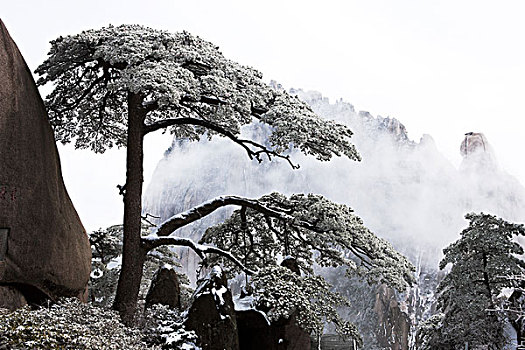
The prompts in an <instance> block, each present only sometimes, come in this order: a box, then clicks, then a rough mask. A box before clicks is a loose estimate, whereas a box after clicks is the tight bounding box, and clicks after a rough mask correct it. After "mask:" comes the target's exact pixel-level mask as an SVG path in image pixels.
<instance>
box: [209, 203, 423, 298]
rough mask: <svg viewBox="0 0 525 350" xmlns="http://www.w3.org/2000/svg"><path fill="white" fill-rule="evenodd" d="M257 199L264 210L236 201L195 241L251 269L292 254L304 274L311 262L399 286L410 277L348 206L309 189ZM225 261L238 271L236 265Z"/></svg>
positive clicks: (406, 266)
mask: <svg viewBox="0 0 525 350" xmlns="http://www.w3.org/2000/svg"><path fill="white" fill-rule="evenodd" d="M257 203H258V204H259V205H260V206H262V207H264V208H266V209H268V210H263V209H261V208H256V207H253V206H252V208H250V207H249V204H245V206H244V207H243V206H242V204H239V205H241V209H238V210H235V211H234V212H233V213H232V215H231V216H230V217H229V218H228V219H227V220H226V221H225V222H224V223H221V224H218V225H216V226H213V227H210V228H209V229H208V230H207V231H206V233H205V234H204V236H203V237H202V239H201V243H208V244H213V245H215V246H216V247H218V248H221V249H224V250H227V251H229V252H231V253H232V254H233V255H234V256H235V257H237V258H238V259H239V260H240V261H242V262H243V263H244V264H245V265H246V267H248V268H250V269H252V270H255V271H257V270H259V269H262V268H264V267H268V266H271V265H274V266H275V265H277V262H278V259H279V257H286V256H292V257H293V258H294V259H296V260H297V263H298V264H299V267H300V269H301V270H302V271H303V272H304V273H306V274H311V273H312V272H313V270H312V268H313V266H314V263H315V264H317V265H318V266H321V267H338V266H343V267H346V268H347V274H348V275H355V274H360V275H365V276H366V277H367V278H368V279H369V280H370V281H371V282H384V283H387V284H388V285H389V286H391V287H394V288H397V289H399V290H404V289H405V288H406V287H407V286H409V285H411V284H412V283H414V282H415V280H414V276H413V272H414V267H413V265H412V264H411V263H410V262H409V261H408V260H407V259H406V258H405V257H404V256H403V255H401V254H399V253H398V252H397V251H396V250H395V249H394V248H393V247H392V245H391V244H390V243H388V242H387V241H385V240H383V239H381V238H379V237H377V236H376V235H374V234H373V233H372V232H370V230H368V229H367V228H366V227H365V226H364V225H363V222H362V220H361V219H360V218H359V217H358V216H356V215H355V214H354V213H353V210H352V209H351V208H349V207H348V206H346V205H344V204H337V203H334V202H332V201H330V200H328V199H326V198H325V197H323V196H321V195H313V194H309V195H304V194H295V195H292V196H290V197H286V196H284V195H282V194H279V193H272V194H270V195H266V196H263V197H261V198H260V199H258V200H257ZM225 263H227V264H229V265H230V266H231V267H232V268H236V270H237V271H239V269H238V268H237V266H238V265H237V266H235V265H232V264H231V263H228V262H226V261H225Z"/></svg>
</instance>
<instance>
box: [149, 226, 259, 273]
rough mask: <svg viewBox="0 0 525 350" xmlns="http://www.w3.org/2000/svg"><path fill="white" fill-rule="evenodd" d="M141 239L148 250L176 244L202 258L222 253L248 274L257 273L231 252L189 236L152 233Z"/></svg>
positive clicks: (221, 254)
mask: <svg viewBox="0 0 525 350" xmlns="http://www.w3.org/2000/svg"><path fill="white" fill-rule="evenodd" d="M141 241H142V244H143V246H144V247H145V248H146V249H147V250H152V249H155V248H157V247H160V246H163V245H176V246H182V247H188V248H190V249H192V250H193V251H194V252H195V253H196V254H197V255H198V256H199V257H200V258H201V259H202V260H204V259H205V255H206V254H217V255H220V256H222V257H225V258H227V259H229V260H230V261H231V262H233V263H234V264H235V265H237V266H238V267H239V268H240V269H241V270H242V271H244V272H245V273H246V274H248V275H253V274H255V271H253V270H251V269H249V268H247V267H246V266H244V264H243V263H242V262H240V261H239V259H237V258H236V257H234V256H233V255H232V254H231V253H229V252H227V251H225V250H222V249H219V248H216V247H212V246H206V245H202V244H198V243H195V242H194V241H192V240H191V239H189V238H180V237H173V236H170V237H159V236H158V235H156V234H151V235H149V236H145V237H142V238H141Z"/></svg>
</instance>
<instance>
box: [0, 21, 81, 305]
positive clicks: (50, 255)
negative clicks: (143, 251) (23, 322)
mask: <svg viewBox="0 0 525 350" xmlns="http://www.w3.org/2000/svg"><path fill="white" fill-rule="evenodd" d="M0 250H1V251H0V307H8V308H13V306H18V305H14V304H13V300H17V301H18V302H21V303H22V302H23V299H24V298H25V299H26V300H27V302H29V303H32V302H40V301H42V300H43V299H47V298H51V299H55V298H57V297H60V296H68V297H72V296H77V297H79V298H81V299H82V300H85V298H86V297H87V293H85V291H86V286H87V282H88V280H89V273H90V269H91V248H90V245H89V241H88V238H87V235H86V232H85V230H84V227H83V226H82V223H81V222H80V219H79V217H78V215H77V212H76V211H75V208H74V207H73V204H72V203H71V200H70V198H69V196H68V194H67V191H66V188H65V186H64V183H63V180H62V174H61V169H60V161H59V156H58V151H57V148H56V145H55V140H54V137H53V131H52V129H51V126H50V124H49V122H48V118H47V114H46V110H45V108H44V103H43V102H42V99H41V97H40V95H39V93H38V90H37V88H36V85H35V82H34V80H33V77H32V75H31V72H30V70H29V68H28V67H27V65H26V63H25V61H24V59H23V57H22V55H21V54H20V52H19V50H18V48H17V46H16V44H15V43H14V41H13V40H12V38H11V37H10V35H9V33H8V31H7V29H6V28H5V26H4V24H3V23H2V22H1V21H0ZM15 294H18V295H17V296H15ZM7 296H9V297H7ZM15 304H16V303H15Z"/></svg>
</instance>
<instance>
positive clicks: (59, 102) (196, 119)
mask: <svg viewBox="0 0 525 350" xmlns="http://www.w3.org/2000/svg"><path fill="white" fill-rule="evenodd" d="M36 73H37V74H39V75H40V76H41V78H40V79H39V81H38V84H39V85H44V84H46V83H53V84H54V90H53V91H52V92H51V93H50V95H49V96H47V98H46V101H45V103H46V107H47V109H48V112H49V117H50V120H51V124H52V125H53V127H54V130H55V135H56V138H57V140H60V141H61V142H63V143H67V142H70V141H72V140H76V141H75V146H76V147H77V148H90V149H92V150H93V151H95V152H104V151H105V150H106V149H107V148H110V147H112V146H117V147H126V148H127V160H126V184H125V186H124V189H125V191H123V194H124V244H123V259H122V272H121V275H120V278H119V281H118V286H117V294H116V297H115V304H114V307H115V308H116V309H118V310H119V311H120V313H121V315H122V316H123V318H124V320H125V321H126V320H128V321H129V320H130V319H131V315H132V314H133V312H134V309H135V306H136V301H137V295H138V292H139V286H140V280H141V276H142V269H143V264H144V259H145V256H146V253H147V251H148V249H150V247H149V246H148V245H147V244H144V242H142V241H141V236H140V228H141V197H142V183H143V139H144V137H145V136H146V135H148V134H150V133H153V132H155V131H158V130H164V129H166V128H170V130H171V132H172V133H173V134H175V136H176V137H183V138H188V139H191V140H198V139H199V138H200V137H201V136H203V135H207V136H208V137H211V136H212V135H220V136H224V137H227V138H229V139H230V140H231V141H232V142H234V143H236V144H238V145H239V146H241V147H242V148H243V149H244V150H245V151H246V152H247V153H248V156H249V157H250V158H251V159H256V160H258V161H261V160H262V158H263V157H267V158H269V159H270V158H272V157H278V158H283V159H285V160H287V161H288V162H289V163H290V164H291V165H292V166H294V165H293V164H292V163H291V161H290V159H289V158H288V156H286V155H283V152H285V151H286V150H287V149H289V147H290V146H293V147H297V148H299V149H300V150H301V151H302V152H304V153H305V154H311V155H314V156H315V157H317V158H318V159H320V160H329V159H330V158H331V157H332V156H333V155H345V156H347V157H348V158H350V159H354V160H357V159H359V155H358V154H357V152H356V150H355V148H354V147H353V145H352V144H351V143H350V142H349V137H350V136H351V135H352V133H351V131H350V130H349V129H348V128H347V127H345V126H343V125H339V124H336V123H334V122H331V121H326V120H323V119H321V118H319V117H318V116H317V115H315V113H313V112H312V110H311V109H310V108H309V107H308V106H307V105H306V104H305V103H303V102H301V101H300V100H299V99H298V98H297V97H294V96H290V95H289V94H287V93H286V92H282V91H275V90H273V89H271V88H270V87H268V86H267V85H266V84H264V83H263V82H262V80H261V77H262V76H261V74H260V73H259V72H258V71H256V70H254V69H252V68H250V67H246V66H242V65H239V64H237V63H235V62H232V61H230V60H228V59H226V58H224V56H223V55H222V54H221V53H220V51H219V50H218V48H217V47H216V46H215V45H213V44H212V43H209V42H207V41H204V40H202V39H200V38H199V37H195V36H192V35H190V34H189V33H187V32H182V33H175V34H171V33H168V32H164V31H158V30H153V29H150V28H146V27H142V26H139V25H123V26H118V27H113V26H110V27H107V28H102V29H99V30H88V31H84V32H82V33H80V34H77V35H73V36H66V37H60V38H58V39H56V40H54V41H52V42H51V50H50V52H49V57H48V58H47V60H45V61H44V62H43V63H42V64H41V65H40V66H39V67H38V68H37V70H36ZM254 119H255V120H258V121H259V122H262V123H265V124H268V125H270V126H271V129H272V132H271V134H270V136H269V139H268V146H266V145H262V144H259V143H256V142H254V141H252V140H246V139H242V138H240V137H239V134H240V128H241V126H242V125H245V124H248V123H251V122H252V121H253V120H254ZM170 233H171V232H170Z"/></svg>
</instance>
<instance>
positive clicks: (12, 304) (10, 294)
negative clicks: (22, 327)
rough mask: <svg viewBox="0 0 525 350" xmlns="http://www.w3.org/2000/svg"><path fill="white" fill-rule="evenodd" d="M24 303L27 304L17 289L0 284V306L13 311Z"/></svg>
mask: <svg viewBox="0 0 525 350" xmlns="http://www.w3.org/2000/svg"><path fill="white" fill-rule="evenodd" d="M24 305H27V300H26V298H25V297H24V295H23V294H22V293H21V292H20V291H19V290H18V289H16V288H15V287H11V286H0V308H3V309H8V310H11V311H13V310H16V309H18V308H19V307H22V306H24Z"/></svg>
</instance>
